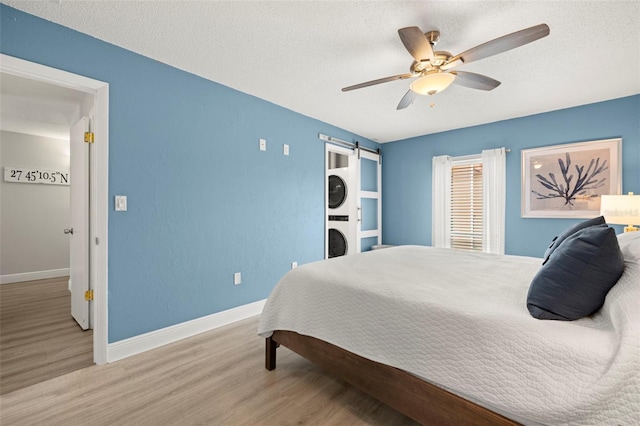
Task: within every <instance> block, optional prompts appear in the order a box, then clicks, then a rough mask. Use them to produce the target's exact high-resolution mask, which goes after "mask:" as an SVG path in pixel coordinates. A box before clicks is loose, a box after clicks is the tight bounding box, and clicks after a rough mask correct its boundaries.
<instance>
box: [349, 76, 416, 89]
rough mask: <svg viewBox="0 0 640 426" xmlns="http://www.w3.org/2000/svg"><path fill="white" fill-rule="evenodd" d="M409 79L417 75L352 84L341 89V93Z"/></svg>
mask: <svg viewBox="0 0 640 426" xmlns="http://www.w3.org/2000/svg"><path fill="white" fill-rule="evenodd" d="M411 77H417V75H414V74H398V75H392V76H391V77H384V78H379V79H377V80H371V81H367V82H365V83H360V84H354V85H353V86H348V87H343V88H342V91H343V92H348V91H349V90H355V89H362V88H363V87H368V86H373V85H376V84H380V83H387V82H389V81H395V80H404V79H406V78H411Z"/></svg>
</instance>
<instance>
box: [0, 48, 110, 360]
mask: <svg viewBox="0 0 640 426" xmlns="http://www.w3.org/2000/svg"><path fill="white" fill-rule="evenodd" d="M0 72H2V73H3V74H8V75H12V76H17V77H22V78H26V79H29V80H33V81H35V82H40V83H46V84H50V85H53V86H57V87H63V88H67V89H71V90H75V91H79V92H82V93H84V94H87V95H88V96H85V97H84V99H85V101H84V102H83V105H82V107H81V111H82V110H85V111H86V110H87V108H88V110H90V111H91V118H92V120H93V129H92V132H93V135H94V137H93V140H94V141H95V143H94V144H93V145H92V146H91V150H90V152H89V158H88V162H89V164H90V167H89V170H90V172H89V175H90V176H89V182H90V185H89V200H90V208H89V223H90V226H89V230H88V233H89V242H90V244H89V253H88V260H87V262H88V265H87V267H88V270H89V286H90V288H91V289H92V290H93V301H91V302H88V303H91V308H92V309H91V315H90V322H91V323H92V325H93V361H94V362H95V363H96V364H104V363H106V362H108V337H107V336H108V334H107V330H108V316H107V252H108V234H107V218H108V152H109V151H108V146H109V145H108V142H109V125H108V122H109V115H108V112H109V85H108V84H107V83H104V82H101V81H97V80H93V79H90V78H87V77H84V76H80V75H77V74H72V73H68V72H66V71H62V70H58V69H55V68H51V67H47V66H44V65H40V64H36V63H32V62H28V61H24V60H21V59H18V58H14V57H11V56H7V55H0ZM86 100H88V102H87V101H86Z"/></svg>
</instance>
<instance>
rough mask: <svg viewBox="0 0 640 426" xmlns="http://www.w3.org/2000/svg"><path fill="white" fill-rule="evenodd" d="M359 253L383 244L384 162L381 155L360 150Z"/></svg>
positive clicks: (358, 173) (358, 169)
mask: <svg viewBox="0 0 640 426" xmlns="http://www.w3.org/2000/svg"><path fill="white" fill-rule="evenodd" d="M358 151H359V152H358V163H357V164H358V167H357V179H356V180H357V188H358V192H357V200H358V201H357V204H358V229H357V242H356V245H357V247H356V248H357V252H363V251H369V250H371V247H372V246H374V245H378V244H382V161H381V157H380V155H379V154H375V153H372V152H369V151H364V150H362V149H358Z"/></svg>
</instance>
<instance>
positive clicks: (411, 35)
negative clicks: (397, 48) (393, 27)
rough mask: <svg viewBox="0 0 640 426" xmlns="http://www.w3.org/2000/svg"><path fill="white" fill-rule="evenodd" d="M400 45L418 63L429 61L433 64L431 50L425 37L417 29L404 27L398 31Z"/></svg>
mask: <svg viewBox="0 0 640 426" xmlns="http://www.w3.org/2000/svg"><path fill="white" fill-rule="evenodd" d="M398 35H400V40H402V44H404V47H406V48H407V50H408V51H409V53H411V56H413V58H414V59H415V60H416V61H418V62H420V61H426V60H429V61H431V62H433V60H434V58H433V49H432V48H431V44H430V43H429V40H427V37H425V35H424V33H423V32H422V30H420V28H418V27H406V28H400V29H399V30H398Z"/></svg>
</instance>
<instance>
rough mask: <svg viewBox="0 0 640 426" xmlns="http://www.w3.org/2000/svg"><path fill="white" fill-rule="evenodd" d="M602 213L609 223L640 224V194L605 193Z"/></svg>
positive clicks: (601, 208)
mask: <svg viewBox="0 0 640 426" xmlns="http://www.w3.org/2000/svg"><path fill="white" fill-rule="evenodd" d="M600 214H601V215H602V216H604V220H605V221H606V222H607V223H609V224H618V225H639V224H640V195H603V196H602V197H600Z"/></svg>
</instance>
